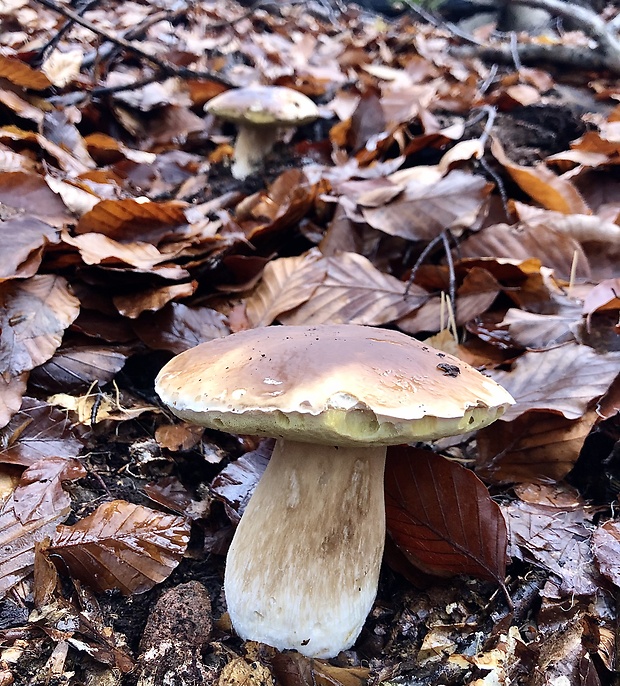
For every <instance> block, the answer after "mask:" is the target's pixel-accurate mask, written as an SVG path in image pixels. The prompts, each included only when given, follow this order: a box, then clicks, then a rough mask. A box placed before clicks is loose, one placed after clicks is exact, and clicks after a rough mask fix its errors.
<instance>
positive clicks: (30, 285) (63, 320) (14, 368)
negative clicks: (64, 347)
mask: <svg viewBox="0 0 620 686" xmlns="http://www.w3.org/2000/svg"><path fill="white" fill-rule="evenodd" d="M0 303H1V304H2V309H1V312H0V342H1V347H0V369H2V370H4V376H5V378H6V377H9V376H17V375H18V374H21V373H22V372H25V371H29V370H31V369H33V367H36V366H37V365H40V364H42V363H43V362H46V361H47V360H49V359H50V357H51V356H52V355H53V354H54V351H55V350H56V349H57V348H58V346H59V345H60V341H61V340H62V336H63V334H64V332H65V329H66V328H67V327H68V326H69V324H71V322H73V320H74V319H75V318H76V317H77V316H78V314H79V311H80V303H79V300H78V299H77V298H76V297H75V296H74V295H72V294H71V292H70V291H69V288H68V285H67V281H66V280H65V279H64V278H63V277H61V276H53V275H52V274H42V275H38V276H33V277H31V278H30V279H26V280H25V281H19V282H10V283H5V284H3V285H2V286H1V287H0Z"/></svg>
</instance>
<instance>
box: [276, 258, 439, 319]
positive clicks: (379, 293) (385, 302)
mask: <svg viewBox="0 0 620 686" xmlns="http://www.w3.org/2000/svg"><path fill="white" fill-rule="evenodd" d="M324 261H325V263H326V264H327V273H326V276H325V279H324V280H323V282H322V283H321V285H320V286H319V287H318V288H317V289H316V291H315V292H314V294H313V296H312V298H311V299H310V300H309V301H308V302H306V303H304V304H303V305H301V306H300V307H298V308H296V309H294V310H292V311H290V312H287V313H286V314H283V315H281V316H280V317H279V319H280V321H281V322H282V323H283V324H290V325H294V324H365V325H367V326H379V325H381V324H387V323H389V322H392V321H394V320H395V319H398V318H400V317H402V316H404V315H405V314H407V313H409V312H412V311H413V310H415V309H417V308H418V307H420V305H421V304H422V303H423V302H425V300H426V299H427V298H428V294H427V293H426V291H424V290H423V289H421V288H419V287H417V286H415V285H414V286H412V287H411V288H410V289H409V292H408V293H407V284H406V283H404V282H403V281H400V280H399V279H397V278H395V277H394V276H391V275H390V274H384V273H383V272H380V271H379V270H378V269H377V268H376V267H374V266H373V265H372V263H371V262H370V260H368V259H367V258H365V257H363V256H362V255H358V254H357V253H352V252H345V253H340V254H338V255H334V256H333V257H326V258H324ZM318 264H320V263H318Z"/></svg>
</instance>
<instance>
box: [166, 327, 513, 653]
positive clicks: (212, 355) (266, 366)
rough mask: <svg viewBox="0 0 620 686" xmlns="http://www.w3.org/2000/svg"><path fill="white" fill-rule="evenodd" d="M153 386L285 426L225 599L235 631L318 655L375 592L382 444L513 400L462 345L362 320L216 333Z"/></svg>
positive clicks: (219, 422) (189, 412) (482, 416)
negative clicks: (445, 345) (446, 346)
mask: <svg viewBox="0 0 620 686" xmlns="http://www.w3.org/2000/svg"><path fill="white" fill-rule="evenodd" d="M446 365H449V366H450V369H451V370H452V373H450V374H446V372H445V369H446ZM457 371H458V373H457ZM155 388H156V391H157V393H158V394H159V396H160V398H161V399H162V400H163V402H164V403H166V404H167V405H168V406H169V407H170V408H171V409H172V411H173V412H174V413H175V414H176V415H178V416H179V417H181V418H183V419H185V420H187V421H191V422H195V423H197V424H201V425H203V426H207V427H210V428H213V429H219V430H222V431H230V432H233V433H239V434H250V435H261V436H272V437H276V438H277V441H276V446H275V449H274V452H273V455H272V457H271V460H270V462H269V464H268V466H267V469H266V471H265V473H264V475H263V477H262V478H261V480H260V482H259V483H258V486H257V487H256V490H255V491H254V494H253V496H252V498H251V499H250V502H249V503H248V506H247V508H246V510H245V513H244V515H243V517H242V518H241V522H240V523H239V526H238V527H237V531H236V532H235V536H234V538H233V541H232V544H231V546H230V550H229V553H228V558H227V562H226V572H225V579H224V591H225V595H226V602H227V604H228V610H229V613H230V618H231V621H232V624H233V627H234V628H235V630H236V631H237V633H238V634H239V636H241V638H243V639H250V640H254V641H259V642H262V643H267V644H268V645H271V646H274V647H275V648H278V649H280V650H284V649H290V648H294V649H296V650H298V651H299V652H300V653H303V654H304V655H307V656H309V657H323V658H325V657H333V656H335V655H337V654H338V653H339V652H340V651H341V650H346V649H347V648H350V647H351V646H352V645H353V643H354V642H355V640H356V638H357V636H358V635H359V633H360V631H361V629H362V626H363V624H364V621H365V619H366V616H367V615H368V613H369V612H370V610H371V609H372V605H373V602H374V599H375V596H376V593H377V585H378V579H379V571H380V566H381V558H382V554H383V546H384V540H385V506H384V499H383V472H384V467H385V457H386V446H388V445H394V444H399V443H408V442H412V441H420V440H431V439H435V438H440V437H444V436H451V435H455V434H460V433H464V432H467V431H471V430H473V429H477V428H480V427H482V426H486V425H488V424H490V423H491V422H493V421H494V420H495V419H497V418H498V417H499V416H500V415H501V414H502V413H503V412H504V410H505V409H506V408H507V407H508V406H509V405H511V404H512V403H513V402H514V400H513V399H512V397H511V396H510V395H509V393H508V392H507V391H505V390H504V389H503V388H502V387H501V386H499V385H498V384H497V383H495V382H494V381H492V380H491V379H489V378H487V377H485V376H484V375H483V374H481V373H479V372H478V371H476V370H475V369H473V368H472V367H470V366H468V365H467V364H465V363H464V362H462V361H461V360H459V359H457V358H455V357H452V356H450V355H447V354H444V353H441V352H439V351H437V350H435V349H433V348H431V347H429V346H427V345H424V344H423V343H420V342H419V341H416V340H415V339H413V338H410V337H409V336H407V335H405V334H403V333H399V332H396V331H389V330H384V329H374V328H370V327H365V326H357V325H342V326H332V325H322V326H316V327H305V326H277V327H265V328H259V329H254V330H250V331H243V332H240V333H236V334H232V335H230V336H227V337H225V338H219V339H215V340H213V341H209V342H207V343H203V344H201V345H199V346H197V347H195V348H193V349H191V350H188V351H186V352H184V353H182V354H180V355H178V356H177V357H175V358H174V359H172V360H171V361H170V362H169V363H168V364H167V365H166V366H165V367H164V368H163V369H162V370H161V372H160V373H159V375H158V377H157V379H156V382H155Z"/></svg>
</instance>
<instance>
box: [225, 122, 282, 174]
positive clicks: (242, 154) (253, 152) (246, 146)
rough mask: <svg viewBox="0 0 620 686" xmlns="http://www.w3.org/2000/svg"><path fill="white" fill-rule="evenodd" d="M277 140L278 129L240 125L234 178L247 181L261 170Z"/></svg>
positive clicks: (233, 170)
mask: <svg viewBox="0 0 620 686" xmlns="http://www.w3.org/2000/svg"><path fill="white" fill-rule="evenodd" d="M277 138H278V129H277V127H275V126H251V125H250V124H239V132H238V133H237V140H236V141H235V154H234V157H233V166H232V175H233V176H234V178H235V179H240V180H241V179H245V178H246V176H249V175H250V174H252V173H253V172H255V171H256V170H257V169H259V168H260V166H261V164H262V162H263V160H264V159H265V157H266V156H267V155H268V154H269V153H270V152H271V149H272V148H273V145H274V143H275V142H276V140H277Z"/></svg>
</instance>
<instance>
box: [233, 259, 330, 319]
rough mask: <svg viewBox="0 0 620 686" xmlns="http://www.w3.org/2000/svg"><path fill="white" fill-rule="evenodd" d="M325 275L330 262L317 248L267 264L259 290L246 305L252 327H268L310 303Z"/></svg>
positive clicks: (257, 288)
mask: <svg viewBox="0 0 620 686" xmlns="http://www.w3.org/2000/svg"><path fill="white" fill-rule="evenodd" d="M326 273H327V261H326V260H325V259H323V256H322V255H321V253H320V251H319V250H318V249H316V248H314V249H312V250H310V251H309V252H307V253H304V254H303V255H300V256H299V257H283V258H280V259H276V260H272V261H271V262H268V263H267V264H266V265H265V268H264V270H263V275H262V278H261V280H260V282H259V284H258V286H257V287H256V288H255V289H254V291H253V292H252V294H251V295H250V296H249V297H248V298H247V299H246V301H245V312H246V315H247V318H248V320H249V321H250V324H251V325H252V326H253V327H259V326H268V325H269V324H271V323H272V322H273V321H274V320H276V319H278V316H279V315H281V314H282V313H284V312H288V311H290V310H293V309H294V308H295V307H297V306H299V305H302V304H303V303H305V302H307V301H308V300H309V299H310V298H311V297H312V296H313V295H314V293H315V291H316V290H317V288H318V287H319V285H320V284H321V283H322V282H323V279H324V278H325V274H326Z"/></svg>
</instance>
